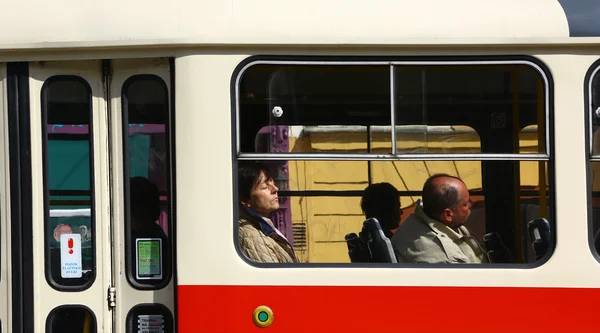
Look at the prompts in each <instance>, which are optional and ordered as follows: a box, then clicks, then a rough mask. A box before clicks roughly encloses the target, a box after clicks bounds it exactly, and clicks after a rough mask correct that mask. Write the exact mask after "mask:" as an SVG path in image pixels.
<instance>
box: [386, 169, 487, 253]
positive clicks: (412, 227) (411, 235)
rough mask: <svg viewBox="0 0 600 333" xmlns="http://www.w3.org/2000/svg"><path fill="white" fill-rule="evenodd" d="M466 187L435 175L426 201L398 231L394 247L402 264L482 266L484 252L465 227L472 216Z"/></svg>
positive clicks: (426, 190) (425, 187)
mask: <svg viewBox="0 0 600 333" xmlns="http://www.w3.org/2000/svg"><path fill="white" fill-rule="evenodd" d="M471 204H472V202H471V200H470V197H469V191H468V189H467V186H466V185H465V183H464V182H463V181H462V180H461V179H460V178H457V177H454V176H450V175H447V174H436V175H433V176H431V177H429V179H427V181H426V182H425V184H424V185H423V197H422V199H420V200H418V201H417V203H416V208H415V211H414V213H412V214H411V215H410V216H409V217H408V218H407V219H406V220H405V221H404V223H402V225H401V226H400V227H399V228H398V229H397V230H396V232H395V233H394V236H393V237H392V246H393V247H394V251H395V252H396V256H397V257H398V261H400V262H408V263H481V262H483V260H484V252H483V250H482V248H481V246H480V245H479V243H478V242H477V241H476V240H475V238H473V237H472V236H471V234H470V233H469V231H468V230H467V228H466V227H465V226H464V223H465V222H466V221H467V219H468V218H469V215H470V214H471Z"/></svg>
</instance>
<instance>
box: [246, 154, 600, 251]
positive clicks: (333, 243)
mask: <svg viewBox="0 0 600 333" xmlns="http://www.w3.org/2000/svg"><path fill="white" fill-rule="evenodd" d="M249 164H251V163H249V162H240V168H241V169H242V170H245V169H244V168H247V166H248V165H249ZM262 164H264V165H267V166H268V169H269V173H270V176H271V178H272V179H273V184H274V185H275V187H276V189H275V187H273V188H271V190H270V192H268V195H270V196H269V197H268V198H278V205H277V206H276V207H275V206H270V207H269V208H268V209H265V210H264V212H266V214H261V213H260V212H261V211H262V210H261V209H262V208H261V207H263V206H262V205H261V202H260V200H254V199H252V195H254V194H253V192H250V194H244V193H245V192H244V191H250V190H249V188H250V187H249V186H247V185H244V184H245V183H246V184H253V183H252V180H253V179H250V178H248V177H249V176H239V177H238V179H239V181H240V184H238V186H239V187H238V188H239V189H240V193H239V194H238V197H239V198H241V199H240V201H241V203H242V206H241V207H240V211H239V216H240V217H241V218H242V219H244V220H245V221H250V220H252V221H259V220H258V218H257V217H256V216H251V217H248V215H247V214H246V215H244V214H245V213H244V210H247V208H248V207H249V208H250V209H251V210H253V211H255V212H259V213H257V215H258V217H260V218H261V219H263V220H264V221H266V223H269V221H270V222H272V224H273V225H272V227H273V228H275V229H277V231H278V232H279V233H281V235H282V236H283V237H284V238H285V239H286V242H287V243H288V244H289V245H290V246H291V247H292V248H293V250H294V253H295V255H296V257H297V259H298V261H299V262H309V263H341V262H350V258H349V255H348V246H347V243H346V240H345V237H346V235H348V234H350V233H356V234H359V233H360V232H361V230H362V225H363V222H364V221H365V219H366V218H367V214H370V215H372V216H373V217H376V218H378V220H379V222H380V224H381V227H382V229H383V230H384V234H387V235H389V237H393V236H392V235H393V234H394V233H397V232H400V230H402V227H400V228H398V225H400V226H402V225H403V224H404V223H405V221H406V220H407V218H409V216H411V214H413V213H414V212H415V211H416V209H417V203H418V202H419V200H420V199H422V193H423V192H422V191H423V185H424V183H425V181H426V180H427V179H428V178H429V177H430V176H432V175H434V174H440V173H443V174H448V175H451V176H454V177H459V178H460V179H461V180H462V181H463V182H464V184H465V185H466V187H467V190H468V191H469V193H470V200H471V202H472V204H471V208H470V215H469V216H468V218H467V219H466V220H465V221H464V226H465V227H466V228H467V230H468V231H469V233H470V234H471V236H473V238H474V239H475V240H476V241H477V243H478V244H479V246H481V247H482V249H483V250H485V249H486V248H487V249H496V248H497V247H496V244H494V243H490V242H489V241H486V238H485V237H484V236H485V235H486V234H489V233H495V234H497V235H498V236H499V238H500V239H501V240H502V243H503V248H502V249H505V250H506V251H508V252H509V253H510V261H508V262H510V263H532V262H535V261H536V260H539V258H537V259H536V254H539V253H536V252H535V251H534V250H533V247H532V242H533V240H532V238H531V235H530V232H529V230H528V223H529V222H530V221H533V220H535V219H537V218H545V219H546V220H548V221H551V219H550V217H549V214H550V212H551V210H550V203H551V202H550V197H549V195H548V193H549V185H548V176H547V175H548V171H547V165H546V162H535V161H522V162H518V161H517V162H515V161H279V162H262ZM261 170H262V169H261ZM254 175H255V174H254ZM244 177H245V178H244ZM252 177H255V176H252ZM246 178H247V179H250V180H249V181H248V180H244V179H246ZM381 183H389V184H390V185H391V186H393V190H391V191H396V197H394V196H393V195H394V194H393V193H394V192H391V191H387V190H386V189H381V186H384V187H387V188H389V186H388V185H381ZM372 184H378V185H376V186H375V187H378V188H379V189H380V190H376V191H374V192H373V191H371V190H370V191H371V192H369V194H368V195H366V196H365V198H366V199H364V200H367V201H366V203H364V205H366V206H364V207H363V201H362V200H363V199H362V198H363V195H365V192H364V191H365V189H366V188H367V187H369V186H370V185H372ZM375 187H373V188H375ZM599 187H600V186H599ZM242 189H245V190H242ZM257 189H258V190H260V188H258V187H257V188H256V189H252V191H255V190H257ZM256 195H257V196H259V195H260V191H258V192H256ZM244 197H250V199H249V200H246V201H244V199H243V198H244ZM369 198H372V199H371V202H375V204H369V203H368V202H369ZM396 200H399V203H398V202H397V201H396ZM246 203H248V206H245V204H246ZM369 205H370V206H369ZM369 207H375V208H369ZM396 207H397V208H396ZM398 208H399V209H401V214H400V216H397V215H394V210H395V209H398ZM363 209H366V210H363ZM374 210H375V211H374ZM376 210H379V211H376ZM369 211H370V212H372V213H369ZM395 216H396V217H395ZM265 218H266V219H265ZM242 224H244V222H243V221H242ZM242 224H240V227H239V228H240V232H239V233H240V234H244V233H247V232H248V230H246V229H244V228H247V227H248V225H245V226H242ZM257 232H258V231H257ZM260 232H264V230H261V231H260ZM240 241H241V242H242V244H241V246H242V250H244V246H249V243H247V242H249V241H248V240H245V239H244V238H243V237H242V238H241V239H240ZM244 242H246V243H244ZM286 242H284V241H282V242H281V243H280V244H282V245H280V246H282V247H283V248H285V243H286ZM538 252H539V249H538ZM547 252H548V251H547ZM248 256H249V257H250V258H251V259H253V257H252V255H251V254H250V255H248ZM542 256H543V255H542ZM256 260H257V261H261V260H262V259H260V258H258V259H256ZM494 260H495V262H500V261H499V260H500V259H498V258H496V259H494ZM261 262H262V261H261ZM272 262H278V261H277V260H275V261H272Z"/></svg>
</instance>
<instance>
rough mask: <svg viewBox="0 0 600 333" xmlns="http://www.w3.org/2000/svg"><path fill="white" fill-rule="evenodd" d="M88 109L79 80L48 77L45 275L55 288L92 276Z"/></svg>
mask: <svg viewBox="0 0 600 333" xmlns="http://www.w3.org/2000/svg"><path fill="white" fill-rule="evenodd" d="M91 108H92V106H91V92H90V88H89V86H88V84H87V83H86V82H85V81H84V80H82V79H81V78H79V77H73V76H56V77H52V78H50V79H49V80H48V81H47V82H46V83H45V84H44V87H43V88H42V117H43V126H44V127H43V129H42V130H43V133H44V156H45V160H46V164H45V169H44V184H45V191H46V205H45V208H46V246H47V248H46V257H47V261H46V263H47V271H46V274H47V275H49V279H48V280H49V281H51V282H52V284H53V285H54V287H55V288H57V287H58V288H61V287H60V286H86V285H87V286H89V285H90V284H91V282H92V281H93V280H94V277H95V271H94V269H95V264H94V262H95V258H94V238H93V235H94V231H95V229H94V228H95V225H94V206H93V200H94V197H93V181H92V175H93V170H92V167H93V154H92V153H91V152H92V136H91V133H90V128H91V127H90V125H91Z"/></svg>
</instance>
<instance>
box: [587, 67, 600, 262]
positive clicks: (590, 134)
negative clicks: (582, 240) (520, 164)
mask: <svg viewBox="0 0 600 333" xmlns="http://www.w3.org/2000/svg"><path fill="white" fill-rule="evenodd" d="M596 75H600V59H598V60H596V61H594V62H593V63H592V64H591V65H590V67H589V68H588V70H587V72H586V73H585V79H584V83H583V95H584V105H585V111H584V112H585V113H586V116H585V117H584V118H585V129H584V130H585V135H586V140H585V145H586V147H585V151H586V156H585V166H586V178H587V179H590V177H591V175H592V164H593V163H597V162H600V154H596V155H594V151H593V149H594V142H593V141H594V130H593V126H594V122H593V117H594V112H595V110H594V95H593V87H592V85H593V82H594V78H595V77H596ZM586 187H587V189H586V197H587V207H588V210H587V216H588V246H589V249H590V252H591V253H592V256H593V257H594V258H595V259H596V260H597V261H598V263H600V253H598V251H596V244H595V241H594V238H595V235H594V216H593V202H592V201H593V191H594V188H593V185H592V182H589V181H588V182H586ZM599 232H600V230H599Z"/></svg>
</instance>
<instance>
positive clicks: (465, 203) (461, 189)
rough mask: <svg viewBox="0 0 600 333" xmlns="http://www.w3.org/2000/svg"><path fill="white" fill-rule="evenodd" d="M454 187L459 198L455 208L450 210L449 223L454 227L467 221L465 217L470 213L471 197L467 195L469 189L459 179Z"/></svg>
mask: <svg viewBox="0 0 600 333" xmlns="http://www.w3.org/2000/svg"><path fill="white" fill-rule="evenodd" d="M456 187H457V190H458V194H459V196H460V198H461V200H460V201H459V202H458V205H457V206H456V209H454V210H453V211H452V213H453V214H452V221H451V225H452V226H454V227H455V228H457V227H460V226H462V225H463V224H465V222H467V219H468V218H469V216H470V215H471V205H472V204H473V203H472V202H471V198H470V197H469V190H468V189H467V186H465V184H464V183H463V182H461V181H458V180H457V181H456Z"/></svg>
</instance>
